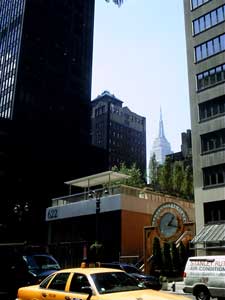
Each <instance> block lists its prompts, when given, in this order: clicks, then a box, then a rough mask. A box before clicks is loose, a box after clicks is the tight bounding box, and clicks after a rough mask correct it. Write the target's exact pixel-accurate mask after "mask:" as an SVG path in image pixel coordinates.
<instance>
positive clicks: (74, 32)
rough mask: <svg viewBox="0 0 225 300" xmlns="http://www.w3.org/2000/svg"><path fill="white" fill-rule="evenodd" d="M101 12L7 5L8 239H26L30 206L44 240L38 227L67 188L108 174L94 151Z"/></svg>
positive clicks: (55, 4)
mask: <svg viewBox="0 0 225 300" xmlns="http://www.w3.org/2000/svg"><path fill="white" fill-rule="evenodd" d="M94 4H95V1H94V0H85V1H83V0H76V1H73V0H63V1H62V0H44V1H43V0H38V1H37V0H1V1H0V139H1V142H0V148H1V149H0V161H4V165H3V164H1V165H0V187H2V186H3V187H4V193H3V190H2V189H1V188H0V198H1V199H4V201H2V206H3V207H2V209H1V212H0V224H6V226H5V227H6V228H7V230H9V229H10V227H12V228H11V231H10V234H6V236H7V237H8V238H9V237H15V238H18V236H19V234H18V232H19V231H20V232H23V230H20V229H21V228H22V227H20V226H19V224H20V225H21V224H22V222H19V220H21V219H24V220H25V219H26V218H25V216H27V215H28V214H27V212H25V211H24V210H23V209H22V208H23V207H24V205H26V203H28V204H29V216H30V222H32V223H29V226H32V228H33V230H34V229H35V228H36V229H37V232H35V233H33V234H32V238H33V239H35V238H37V237H38V235H39V236H41V237H43V236H44V234H43V231H41V230H40V228H41V227H40V226H39V225H40V224H39V221H40V220H41V221H42V224H43V221H44V219H45V208H46V207H47V206H48V201H50V199H51V198H52V196H53V195H55V196H57V195H60V194H62V193H65V190H64V189H65V186H64V181H67V180H70V179H74V178H77V177H80V176H85V175H87V174H93V173H96V172H99V171H103V169H105V167H104V168H103V167H101V166H102V164H103V162H104V153H102V152H101V154H100V157H101V159H100V157H99V156H98V159H97V158H96V155H98V154H99V153H100V150H99V149H96V148H94V147H91V146H90V145H91V140H90V129H91V127H90V112H91V105H90V102H91V77H92V76H91V75H92V51H93V27H94ZM9 124H10V125H9ZM3 127H4V128H3ZM3 129H4V130H3ZM2 149H4V157H3V155H2ZM97 162H98V163H97ZM17 204H19V205H20V206H19V207H20V208H21V210H20V211H19V214H18V213H17V215H15V214H14V212H17V210H13V209H14V208H15V207H18V206H16V205H17ZM26 208H27V206H26ZM21 216H22V217H21ZM17 221H18V222H17ZM25 225H26V226H25ZM24 226H25V227H26V228H27V227H28V226H27V224H24ZM38 227H39V230H38ZM1 228H3V227H1ZM8 233H9V232H8ZM36 233H37V234H36ZM21 238H22V237H21ZM23 238H24V239H25V238H26V237H23Z"/></svg>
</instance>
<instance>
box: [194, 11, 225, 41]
mask: <svg viewBox="0 0 225 300" xmlns="http://www.w3.org/2000/svg"><path fill="white" fill-rule="evenodd" d="M224 21H225V5H223V6H221V7H218V8H217V9H215V10H212V11H211V12H209V13H207V14H206V15H203V16H201V17H200V18H198V19H195V20H194V21H193V34H194V35H195V34H198V33H200V32H202V31H205V30H207V29H208V28H210V27H213V26H215V25H217V24H219V23H221V22H224Z"/></svg>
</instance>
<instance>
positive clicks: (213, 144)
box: [201, 110, 225, 154]
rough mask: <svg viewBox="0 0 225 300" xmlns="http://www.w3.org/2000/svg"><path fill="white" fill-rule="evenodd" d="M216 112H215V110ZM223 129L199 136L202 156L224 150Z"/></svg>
mask: <svg viewBox="0 0 225 300" xmlns="http://www.w3.org/2000/svg"><path fill="white" fill-rule="evenodd" d="M215 112H216V110H215ZM224 137H225V129H221V130H217V131H214V132H210V133H206V134H203V135H201V146H202V149H201V150H202V154H207V153H209V152H211V151H219V150H224V149H225V138H224Z"/></svg>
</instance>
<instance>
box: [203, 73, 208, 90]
mask: <svg viewBox="0 0 225 300" xmlns="http://www.w3.org/2000/svg"><path fill="white" fill-rule="evenodd" d="M203 77H204V86H205V87H207V86H208V85H209V73H208V72H204V74H203Z"/></svg>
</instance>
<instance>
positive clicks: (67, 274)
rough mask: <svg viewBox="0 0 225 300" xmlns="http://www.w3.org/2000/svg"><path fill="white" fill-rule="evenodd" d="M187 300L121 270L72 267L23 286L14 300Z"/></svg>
mask: <svg viewBox="0 0 225 300" xmlns="http://www.w3.org/2000/svg"><path fill="white" fill-rule="evenodd" d="M43 299H45V300H62V299H63V300H78V299H79V300H83V299H85V300H107V299H108V300H109V299H111V300H117V299H118V300H119V299H120V300H185V299H186V300H187V299H188V298H185V297H184V296H180V295H174V294H170V293H166V292H161V291H156V290H151V289H148V288H146V287H145V286H144V285H143V284H141V283H140V282H138V281H137V280H136V279H135V278H133V277H131V276H130V275H129V274H127V273H126V272H124V271H122V270H116V269H108V268H101V267H99V268H73V269H64V270H60V271H57V272H55V273H53V274H51V275H50V276H48V277H47V278H45V279H44V280H43V281H42V282H41V283H40V284H39V285H33V286H27V287H22V288H20V289H19V290H18V294H17V300H43Z"/></svg>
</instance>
